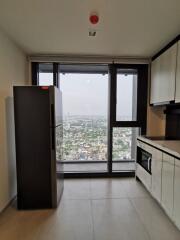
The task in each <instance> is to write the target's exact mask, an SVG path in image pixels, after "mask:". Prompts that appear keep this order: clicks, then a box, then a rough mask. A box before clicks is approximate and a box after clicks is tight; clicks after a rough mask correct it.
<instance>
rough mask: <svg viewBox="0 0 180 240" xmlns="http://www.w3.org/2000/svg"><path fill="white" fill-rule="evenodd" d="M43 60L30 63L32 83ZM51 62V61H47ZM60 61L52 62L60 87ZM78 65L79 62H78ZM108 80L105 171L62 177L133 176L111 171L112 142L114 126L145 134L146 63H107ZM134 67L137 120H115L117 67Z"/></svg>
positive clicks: (54, 76) (129, 173) (127, 173)
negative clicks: (135, 72) (135, 73)
mask: <svg viewBox="0 0 180 240" xmlns="http://www.w3.org/2000/svg"><path fill="white" fill-rule="evenodd" d="M42 63H43V62H32V63H31V74H32V85H38V84H39V64H42ZM48 63H52V62H48ZM60 65H61V63H58V62H54V63H53V83H54V86H56V87H58V88H60V79H59V75H60V74H59V70H60ZM79 65H80V64H79ZM108 66H109V71H108V74H109V81H108V161H107V172H80V173H77V172H74V173H64V177H66V178H71V177H75V178H76V177H77V178H79V177H134V176H135V172H134V171H119V172H113V171H112V164H113V161H112V150H113V149H112V143H113V136H112V132H113V128H114V127H139V128H140V129H141V134H142V135H144V134H146V125H147V101H148V100H147V98H148V69H149V65H148V64H109V65H108ZM119 68H122V69H136V70H137V74H138V79H137V81H138V83H137V120H136V121H116V89H117V69H119Z"/></svg>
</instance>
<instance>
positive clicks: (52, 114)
mask: <svg viewBox="0 0 180 240" xmlns="http://www.w3.org/2000/svg"><path fill="white" fill-rule="evenodd" d="M54 120H55V119H54V104H51V147H52V149H53V150H54V149H55V122H54Z"/></svg>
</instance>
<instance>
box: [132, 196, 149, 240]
mask: <svg viewBox="0 0 180 240" xmlns="http://www.w3.org/2000/svg"><path fill="white" fill-rule="evenodd" d="M129 201H130V203H131V205H132V207H133V209H134V211H135V212H136V214H137V216H138V219H139V221H140V222H141V224H142V225H143V227H144V230H145V232H146V233H147V235H148V238H149V240H151V235H150V233H149V231H148V229H147V227H146V226H145V224H144V223H143V221H142V220H141V217H140V214H139V213H138V211H137V209H136V207H135V206H134V204H133V202H132V199H131V198H129Z"/></svg>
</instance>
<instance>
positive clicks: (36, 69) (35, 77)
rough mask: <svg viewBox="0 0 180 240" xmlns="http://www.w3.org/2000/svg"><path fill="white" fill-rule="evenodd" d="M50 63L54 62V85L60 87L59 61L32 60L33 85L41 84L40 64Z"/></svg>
mask: <svg viewBox="0 0 180 240" xmlns="http://www.w3.org/2000/svg"><path fill="white" fill-rule="evenodd" d="M43 63H50V64H53V85H54V86H56V87H57V88H59V74H58V71H59V70H58V69H59V63H57V62H53V63H52V62H32V63H31V76H32V85H39V64H43Z"/></svg>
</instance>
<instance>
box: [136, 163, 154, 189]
mask: <svg viewBox="0 0 180 240" xmlns="http://www.w3.org/2000/svg"><path fill="white" fill-rule="evenodd" d="M136 176H137V177H138V178H139V179H140V180H141V182H142V183H143V184H144V186H145V187H146V188H147V190H148V191H150V190H151V175H150V174H149V173H148V172H147V171H146V170H145V169H144V168H143V167H141V165H139V164H138V163H137V165H136Z"/></svg>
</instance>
